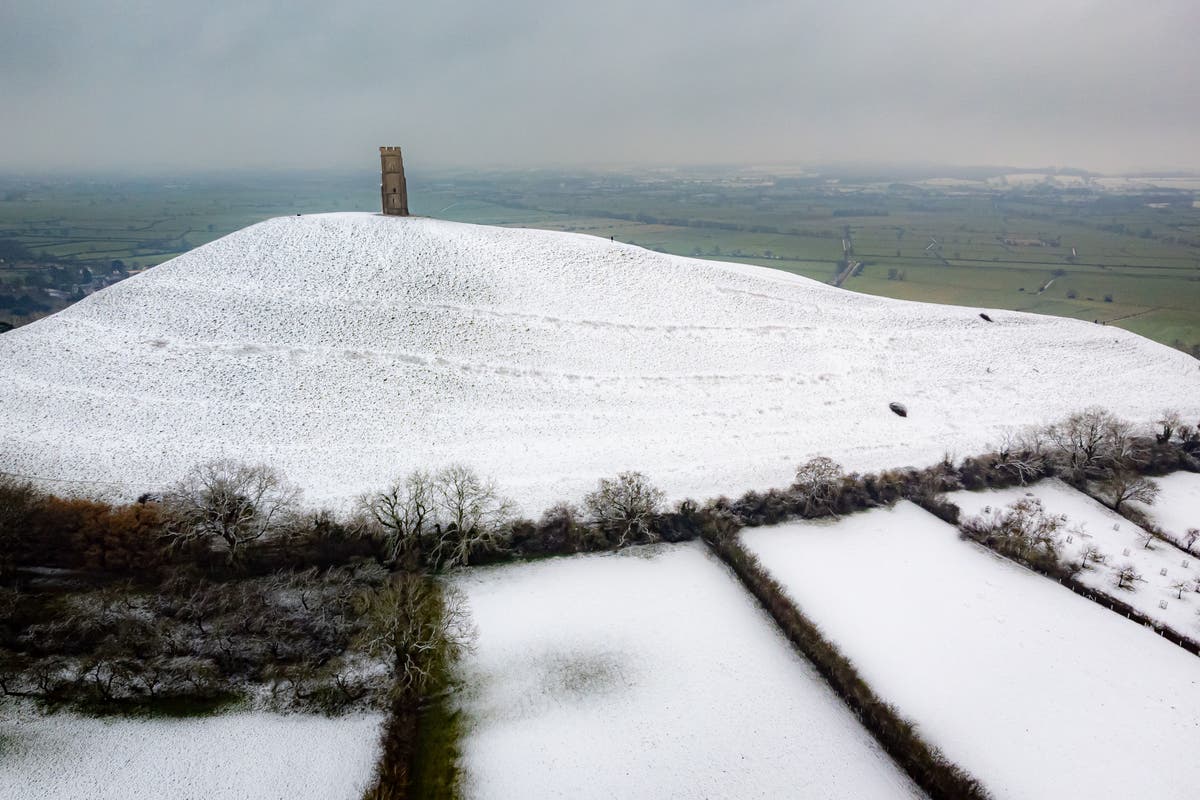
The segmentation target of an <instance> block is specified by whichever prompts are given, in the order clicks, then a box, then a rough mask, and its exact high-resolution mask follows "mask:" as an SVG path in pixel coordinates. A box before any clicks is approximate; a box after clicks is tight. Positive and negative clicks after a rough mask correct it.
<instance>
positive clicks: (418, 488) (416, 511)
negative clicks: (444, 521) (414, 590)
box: [359, 470, 435, 571]
mask: <svg viewBox="0 0 1200 800" xmlns="http://www.w3.org/2000/svg"><path fill="white" fill-rule="evenodd" d="M359 506H360V507H361V508H362V509H363V511H365V512H366V514H367V516H368V517H370V518H371V520H373V521H374V522H375V524H376V525H378V526H379V528H380V529H382V531H383V537H384V547H385V549H386V552H387V559H388V562H389V563H390V564H392V565H393V566H403V567H404V568H405V569H408V570H410V571H411V570H415V569H417V567H418V565H419V564H420V563H421V561H422V544H423V542H422V540H423V538H424V535H425V529H426V526H431V525H432V523H433V519H432V518H433V514H434V511H435V509H434V486H433V477H432V476H431V475H430V474H429V473H428V472H425V471H424V470H413V471H412V472H410V473H408V475H406V476H404V477H403V478H397V479H396V480H394V481H392V483H391V484H390V485H388V486H387V488H385V489H383V490H382V491H378V492H373V493H371V494H368V495H364V496H363V497H362V498H360V499H359Z"/></svg>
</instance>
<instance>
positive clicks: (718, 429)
mask: <svg viewBox="0 0 1200 800" xmlns="http://www.w3.org/2000/svg"><path fill="white" fill-rule="evenodd" d="M991 316H992V317H993V318H994V319H995V320H996V321H995V322H994V323H988V322H985V321H984V320H982V319H980V317H979V316H978V313H977V310H976V309H970V308H956V307H947V306H936V305H927V304H917V303H906V302H901V301H895V300H888V299H884V298H876V297H869V296H863V295H858V294H853V293H850V292H846V291H842V290H837V289H833V288H831V287H828V286H824V285H822V284H818V283H815V282H812V281H809V280H806V279H803V278H799V277H796V276H792V275H789V274H786V273H783V272H778V271H774V270H769V269H765V268H758V267H747V266H739V265H732V264H715V263H711V262H706V261H697V260H692V259H686V258H679V257H674V256H666V255H661V254H657V253H653V252H649V251H646V250H643V249H640V248H636V247H631V246H627V245H621V244H614V243H611V242H608V241H605V240H601V239H596V238H592V237H587V236H582V235H573V234H563V233H550V232H543V231H530V230H512V229H502V228H491V227H481V226H472V225H462V224H456V223H449V222H442V221H438V220H432V219H418V218H410V219H403V218H390V217H381V216H378V215H373V214H329V215H319V216H309V217H286V218H279V219H273V220H269V221H267V222H264V223H261V224H259V225H255V226H253V227H250V228H247V229H245V230H242V231H239V232H237V233H234V234H232V235H230V236H227V237H225V238H223V239H220V240H218V241H216V242H213V243H211V244H208V245H206V246H204V247H201V248H198V249H197V250H194V251H192V252H190V253H188V254H186V255H183V256H181V257H179V258H176V259H174V260H172V261H170V262H168V263H167V264H164V265H162V266H160V267H157V268H155V269H153V270H150V271H149V272H147V273H145V274H143V275H140V276H137V277H135V278H132V279H130V280H127V281H124V282H122V283H120V284H118V285H116V286H114V287H112V288H110V289H107V290H105V291H103V292H100V293H98V294H96V295H93V296H92V297H90V298H88V299H86V300H84V301H82V302H80V303H78V304H76V305H74V306H72V307H71V308H69V309H67V310H66V311H63V312H61V313H59V314H56V315H54V316H52V317H49V318H47V319H45V320H42V321H40V322H37V323H34V324H32V325H29V326H26V327H24V328H19V329H17V330H15V331H12V332H9V333H6V334H4V335H3V336H0V470H5V471H9V472H15V473H20V474H24V475H31V476H36V477H39V478H43V479H52V480H56V481H67V482H68V483H61V484H59V485H60V486H77V487H81V488H84V489H87V490H90V491H102V490H104V489H109V490H111V492H112V493H116V494H124V495H132V494H137V493H139V492H141V491H144V490H147V489H151V488H154V487H156V486H159V485H162V484H165V483H169V482H171V481H173V480H175V479H176V478H178V477H179V476H180V475H181V474H182V473H183V472H184V471H185V470H186V469H187V468H188V467H189V466H191V465H192V464H194V463H196V462H198V461H202V460H206V459H210V458H214V457H222V456H224V457H234V458H238V459H241V460H246V461H263V462H267V463H270V464H272V465H274V466H276V467H279V468H281V469H282V470H284V471H285V472H286V473H287V474H288V476H289V477H290V478H291V479H292V480H294V481H296V482H297V483H299V484H300V485H301V486H302V487H303V488H304V489H305V490H306V492H307V494H306V497H307V499H308V500H309V501H310V502H313V503H321V502H334V503H336V502H338V501H342V500H345V499H346V498H348V497H351V496H353V495H355V494H357V493H358V492H360V491H362V490H364V489H368V488H370V487H372V486H375V485H379V484H382V483H383V482H385V481H386V480H387V479H389V478H390V477H391V476H393V475H395V474H397V473H400V472H403V471H406V470H408V469H410V468H412V467H414V466H417V465H424V466H436V465H438V464H442V463H446V462H451V461H459V462H465V463H468V464H471V465H473V466H475V467H476V468H477V469H479V470H480V471H481V472H484V473H488V474H491V475H493V476H495V477H496V478H497V479H498V480H500V482H501V484H502V486H503V487H504V488H505V489H506V490H507V491H508V492H509V493H511V494H512V495H513V496H514V497H515V498H516V499H517V500H518V501H520V502H521V503H522V504H523V505H524V506H525V507H526V510H528V511H530V512H536V511H538V510H540V508H541V507H542V506H544V505H546V504H548V503H550V502H552V501H554V500H556V499H560V498H564V499H575V498H578V497H579V496H580V495H581V494H582V493H583V492H585V491H586V490H587V489H588V488H590V486H591V485H592V484H593V483H594V482H595V480H596V479H597V478H598V477H601V476H604V475H609V474H612V473H614V472H617V471H620V470H626V469H638V470H641V471H643V472H646V473H647V474H649V475H650V476H651V477H652V478H653V479H654V480H655V481H656V482H657V483H659V484H660V485H662V486H663V487H664V488H666V489H667V490H668V491H669V492H670V493H671V494H673V495H676V496H678V495H683V494H693V495H701V496H703V495H710V494H713V493H717V492H741V491H743V490H745V489H748V488H752V487H759V488H761V487H765V486H770V485H779V484H783V483H785V482H787V481H788V480H789V479H790V477H791V475H792V470H793V467H794V465H795V464H796V463H797V462H799V461H801V460H804V459H806V458H808V457H811V456H813V455H816V454H825V455H830V456H833V457H835V458H837V459H839V460H841V461H842V462H843V464H844V465H846V466H847V467H850V468H854V469H868V468H869V469H875V468H881V467H889V466H896V465H903V464H907V463H928V462H932V461H934V460H936V459H938V458H940V457H941V455H942V454H943V452H944V451H947V450H949V451H955V452H957V453H959V454H964V453H966V452H969V451H974V450H976V449H978V448H980V447H981V446H982V445H983V444H984V443H985V442H987V441H988V440H989V439H995V438H996V434H997V433H998V431H999V429H1000V428H1001V427H1004V426H1007V425H1017V424H1024V423H1036V422H1044V421H1048V420H1050V419H1053V418H1056V417H1059V416H1061V415H1063V414H1065V413H1067V412H1070V411H1074V410H1078V409H1080V408H1083V407H1086V406H1090V405H1093V404H1102V405H1104V406H1105V407H1106V408H1108V409H1109V410H1111V411H1113V412H1115V413H1117V414H1121V415H1126V416H1129V417H1133V418H1138V419H1148V418H1151V417H1153V416H1155V415H1157V414H1158V413H1159V412H1160V411H1161V409H1162V408H1163V407H1164V406H1177V407H1179V408H1180V409H1181V410H1183V411H1185V412H1186V413H1187V414H1188V415H1189V416H1195V415H1197V414H1200V368H1198V365H1197V363H1196V362H1195V361H1194V360H1192V359H1190V358H1188V357H1187V356H1185V355H1183V354H1181V353H1177V352H1175V351H1172V350H1170V349H1168V348H1166V347H1163V346H1160V345H1156V344H1153V343H1151V342H1149V341H1147V340H1145V339H1142V338H1139V337H1137V336H1134V335H1132V334H1129V333H1126V332H1124V331H1121V330H1117V329H1115V328H1109V327H1103V326H1098V325H1093V324H1087V323H1081V322H1074V321H1070V320H1064V319H1057V318H1050V317H1041V316H1029V315H1022V314H1016V313H1011V312H1000V311H996V312H991ZM891 401H899V402H902V403H905V404H906V405H907V407H908V410H909V416H908V418H907V419H901V418H900V417H897V416H895V415H894V414H892V413H891V412H890V411H889V410H888V407H887V406H888V403H889V402H891ZM76 481H78V482H81V483H70V482H76Z"/></svg>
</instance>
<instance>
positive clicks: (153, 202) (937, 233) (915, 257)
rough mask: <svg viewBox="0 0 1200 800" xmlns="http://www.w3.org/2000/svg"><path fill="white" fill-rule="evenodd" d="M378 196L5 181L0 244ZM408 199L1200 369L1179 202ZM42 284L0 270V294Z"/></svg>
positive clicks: (717, 193)
mask: <svg viewBox="0 0 1200 800" xmlns="http://www.w3.org/2000/svg"><path fill="white" fill-rule="evenodd" d="M376 183H377V179H376V178H375V176H374V175H372V174H370V173H364V174H361V175H354V176H337V175H308V176H303V175H301V176H297V175H263V176H249V175H244V176H238V177H236V178H221V179H217V178H209V179H199V178H196V179H191V180H187V181H158V182H150V181H140V182H135V181H131V182H110V183H105V182H102V181H94V182H91V183H87V184H79V183H75V184H69V183H65V182H54V181H43V182H37V181H29V180H15V179H7V180H0V198H3V199H0V239H9V240H13V241H17V242H19V243H21V244H23V245H24V246H26V247H28V248H29V250H30V251H32V252H33V253H34V254H35V255H36V257H37V259H41V260H43V261H45V262H46V263H51V262H59V263H63V264H75V265H89V266H92V267H96V268H98V267H99V266H101V265H107V264H110V263H111V262H114V261H120V262H122V263H123V264H124V265H125V266H126V267H128V268H130V269H138V268H141V267H145V266H152V265H155V264H159V263H162V262H163V261H165V260H168V259H170V258H173V257H174V256H176V255H178V254H179V253H183V252H186V251H187V250H189V249H192V248H194V247H197V246H199V245H201V244H204V243H206V242H208V241H211V240H213V239H215V238H218V237H220V236H223V235H225V234H227V233H230V232H232V231H234V230H237V229H239V228H242V227H245V226H246V225H249V224H252V223H254V222H258V221H260V220H263V219H267V218H270V217H274V216H281V215H289V214H296V213H314V212H320V211H338V210H374V209H375V208H376V204H377V196H376V188H375V187H376ZM409 183H410V193H411V205H412V208H413V211H414V213H416V214H422V215H427V216H434V217H439V218H443V219H451V220H459V221H463V222H473V223H482V224H489V225H505V226H511V227H531V228H546V229H551V230H562V231H570V232H576V233H582V234H588V235H593V236H599V237H603V238H608V237H615V238H616V239H617V240H619V241H623V242H631V243H634V244H637V245H640V246H642V247H647V248H650V249H654V250H660V251H662V252H666V253H674V254H678V255H683V256H692V257H697V258H706V259H714V260H722V261H738V262H743V263H748V264H757V265H761V266H768V267H773V268H777V269H781V270H785V271H789V272H793V273H796V274H799V275H803V276H805V277H808V278H812V279H814V280H819V281H832V279H833V277H834V276H835V275H836V274H837V273H838V272H839V271H840V268H841V266H842V265H844V262H843V257H844V254H843V240H848V244H850V245H851V247H852V251H851V253H850V257H851V258H852V259H853V260H856V261H860V262H862V264H863V266H862V268H861V270H860V271H859V272H858V273H857V274H856V275H854V276H852V277H850V278H849V279H848V280H847V281H846V283H845V284H844V286H845V288H846V289H849V290H853V291H860V292H866V293H869V294H877V295H884V296H888V297H896V298H902V299H908V300H923V301H930V302H938V303H954V304H959V305H967V306H977V307H980V308H998V309H1014V310H1021V311H1032V312H1036V313H1043V314H1056V315H1062V316H1069V317H1075V318H1078V319H1084V320H1095V321H1100V322H1107V323H1111V324H1114V325H1119V326H1121V327H1123V328H1127V329H1129V330H1132V331H1135V332H1137V333H1139V334H1142V335H1144V336H1148V337H1150V338H1152V339H1156V340H1157V341H1160V342H1163V343H1166V344H1172V345H1174V346H1176V347H1180V348H1181V349H1185V350H1192V349H1193V348H1195V352H1196V353H1200V209H1197V208H1194V207H1193V206H1192V204H1191V201H1192V199H1194V198H1190V197H1186V196H1181V195H1171V196H1167V197H1166V198H1165V201H1164V198H1163V197H1153V198H1148V197H1141V196H1121V195H1117V196H1112V195H1101V194H1099V193H1094V194H1093V195H1080V194H1079V193H1078V192H1069V191H1051V190H1048V189H1046V188H1045V187H1035V188H1033V189H1029V190H1022V191H1017V190H1012V191H1005V192H995V191H973V192H949V191H941V190H932V189H924V188H917V187H913V186H909V185H904V184H891V185H889V184H886V183H879V182H877V183H873V184H869V185H868V184H862V185H855V184H853V183H851V182H847V181H842V182H841V183H838V184H836V185H835V184H827V183H824V182H822V181H818V180H812V179H805V180H795V179H784V178H781V179H771V178H768V177H765V176H762V175H754V176H752V177H751V178H744V177H741V176H739V175H737V174H731V175H721V174H712V173H703V174H695V175H684V174H669V175H666V176H665V177H664V176H661V175H657V174H655V175H649V176H639V175H621V174H608V173H605V174H559V173H552V172H522V173H494V174H483V175H479V174H470V173H447V174H443V175H437V174H414V175H413V176H411V177H410V182H409ZM1151 199H1153V200H1156V201H1158V202H1156V203H1155V205H1158V206H1161V207H1151V205H1150V203H1149V201H1150V200H1151ZM1072 248H1074V255H1073V254H1072ZM39 266H44V265H39V264H20V263H7V264H2V265H0V293H3V292H4V291H11V289H4V288H2V286H3V285H4V284H8V285H9V286H11V287H18V286H19V285H21V284H22V283H23V282H25V281H26V275H27V274H28V273H29V271H30V270H36V269H38V268H39ZM1047 284H1048V285H1047ZM20 321H22V320H18V321H17V322H18V324H19V322H20Z"/></svg>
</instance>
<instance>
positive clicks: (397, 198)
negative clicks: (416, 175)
mask: <svg viewBox="0 0 1200 800" xmlns="http://www.w3.org/2000/svg"><path fill="white" fill-rule="evenodd" d="M379 161H380V169H381V170H382V175H383V180H382V181H380V184H379V195H380V197H379V199H380V203H381V204H382V207H383V213H384V214H390V215H392V216H396V217H407V216H408V184H407V183H405V181H404V157H403V156H402V155H400V148H399V147H381V148H379Z"/></svg>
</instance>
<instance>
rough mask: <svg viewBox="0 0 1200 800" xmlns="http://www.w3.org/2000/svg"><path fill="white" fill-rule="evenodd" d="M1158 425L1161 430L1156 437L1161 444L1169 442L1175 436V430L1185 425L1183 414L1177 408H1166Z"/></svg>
mask: <svg viewBox="0 0 1200 800" xmlns="http://www.w3.org/2000/svg"><path fill="white" fill-rule="evenodd" d="M1158 425H1159V428H1160V430H1159V432H1158V433H1156V434H1155V435H1154V438H1155V439H1157V440H1158V443H1159V444H1167V443H1168V442H1170V441H1171V439H1172V437H1174V436H1175V432H1176V431H1178V430H1179V429H1180V428H1182V427H1183V416H1182V415H1181V414H1180V413H1179V411H1177V410H1176V409H1173V408H1167V409H1164V410H1163V413H1162V417H1161V418H1160V419H1159V420H1158Z"/></svg>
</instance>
